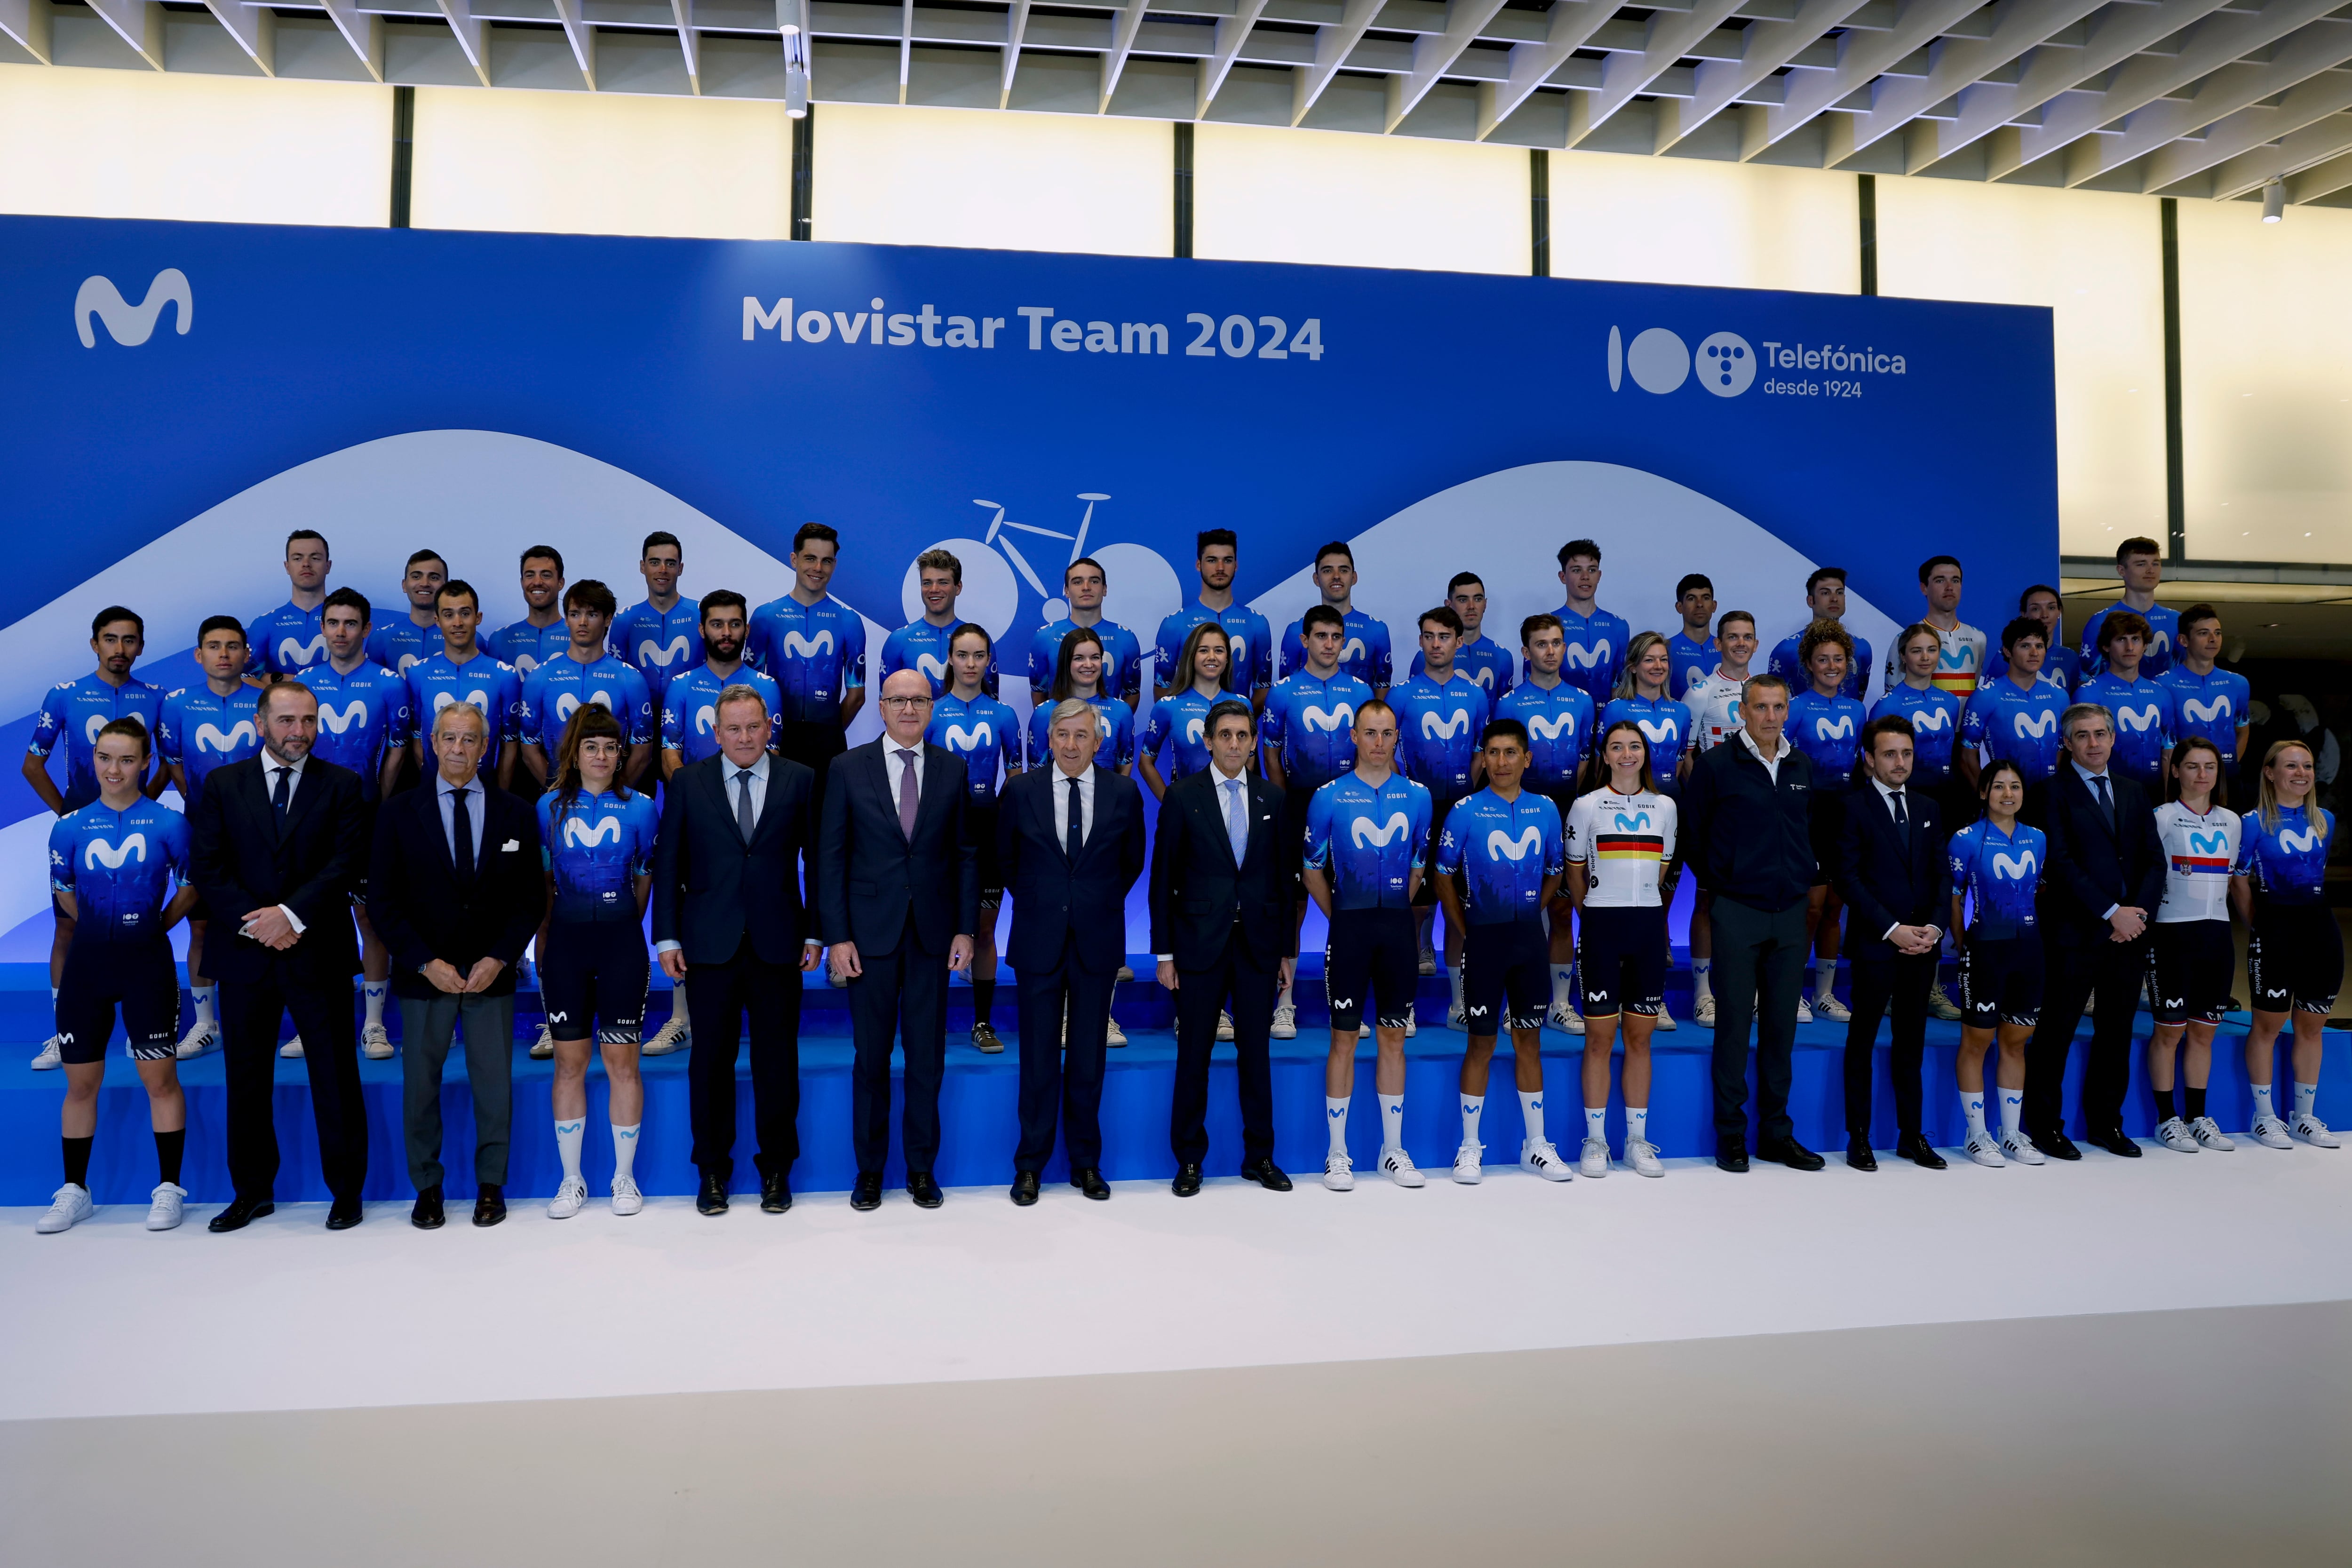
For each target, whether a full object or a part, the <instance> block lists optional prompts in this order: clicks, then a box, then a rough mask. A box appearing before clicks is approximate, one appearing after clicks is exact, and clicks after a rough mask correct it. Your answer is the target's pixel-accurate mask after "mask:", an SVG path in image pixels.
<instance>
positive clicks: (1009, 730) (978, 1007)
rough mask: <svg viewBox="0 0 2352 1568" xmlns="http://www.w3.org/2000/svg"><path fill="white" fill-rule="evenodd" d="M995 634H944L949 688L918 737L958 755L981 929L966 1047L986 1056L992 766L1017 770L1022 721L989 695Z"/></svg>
mask: <svg viewBox="0 0 2352 1568" xmlns="http://www.w3.org/2000/svg"><path fill="white" fill-rule="evenodd" d="M995 663H996V639H995V638H993V637H990V636H989V635H988V628H987V627H986V626H974V625H973V624H972V623H971V622H970V621H966V622H964V623H963V625H961V626H958V627H956V629H955V631H954V633H953V634H952V635H950V637H949V638H948V689H946V690H945V691H943V692H941V693H940V700H938V701H937V702H936V703H934V704H932V706H931V723H930V728H929V730H927V731H924V735H923V738H924V739H925V740H927V741H929V742H930V743H931V744H932V745H934V746H939V747H941V748H943V749H945V750H947V751H950V752H954V753H955V754H956V755H957V756H959V757H961V758H962V759H963V773H964V782H965V787H966V788H968V789H969V790H970V791H971V795H970V796H969V797H968V798H967V799H966V800H965V801H964V805H963V809H964V822H965V824H966V831H967V833H968V834H969V836H970V837H971V843H972V845H973V847H974V848H975V850H976V851H977V852H978V856H979V861H980V929H979V930H978V931H974V932H973V933H972V950H971V1044H972V1048H973V1049H974V1050H977V1051H982V1052H984V1053H986V1054H987V1055H989V1056H995V1055H997V1054H998V1053H999V1052H1001V1051H1003V1049H1004V1042H1003V1039H1001V1038H999V1037H998V1036H997V1033H996V1025H995V1023H994V1021H993V1020H992V1018H991V1017H990V1013H991V1011H992V1009H993V1008H994V1006H995V1005H996V911H997V910H998V908H999V907H1000V906H1002V905H1003V902H1004V873H1003V871H1002V870H1000V869H999V868H998V867H997V864H996V792H997V788H998V784H997V776H996V775H997V764H998V763H999V762H1000V761H1002V762H1003V773H1004V777H1005V778H1006V779H1007V780H1010V779H1011V778H1012V777H1013V774H1014V773H1019V772H1020V771H1021V721H1020V720H1019V719H1018V718H1016V717H1015V716H1014V715H1013V710H1012V709H1010V708H1007V707H1006V706H1005V705H1004V704H1003V703H1002V702H999V701H998V700H996V699H994V698H993V697H991V696H989V695H988V689H987V683H988V678H989V675H990V673H991V671H992V669H993V668H994V666H995Z"/></svg>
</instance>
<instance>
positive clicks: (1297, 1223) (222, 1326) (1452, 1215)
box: [0, 1145, 2352, 1420]
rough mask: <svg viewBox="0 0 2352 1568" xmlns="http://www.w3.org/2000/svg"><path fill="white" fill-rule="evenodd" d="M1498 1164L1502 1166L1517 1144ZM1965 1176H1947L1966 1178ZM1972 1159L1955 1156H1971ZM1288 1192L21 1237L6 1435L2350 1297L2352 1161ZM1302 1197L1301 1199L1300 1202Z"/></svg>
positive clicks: (1305, 1179)
mask: <svg viewBox="0 0 2352 1568" xmlns="http://www.w3.org/2000/svg"><path fill="white" fill-rule="evenodd" d="M1496 1152H1500V1151H1496ZM1948 1154H1952V1152H1949V1151H1948ZM1953 1157H1954V1158H1956V1159H1957V1155H1956V1154H1953ZM1881 1160H1882V1162H1883V1164H1882V1169H1881V1170H1880V1172H1879V1173H1877V1174H1875V1175H1869V1176H1865V1175H1863V1174H1860V1173H1854V1172H1851V1171H1848V1170H1846V1169H1845V1168H1844V1167H1843V1164H1842V1163H1838V1162H1837V1161H1836V1160H1835V1159H1834V1158H1832V1163H1831V1166H1830V1168H1829V1169H1828V1170H1827V1171H1825V1172H1822V1173H1820V1174H1817V1175H1804V1174H1799V1173H1794V1172H1790V1171H1785V1170H1781V1169H1780V1168H1778V1167H1774V1166H1759V1167H1758V1169H1757V1170H1756V1171H1755V1172H1754V1173H1752V1174H1750V1175H1748V1176H1746V1177H1732V1176H1727V1175H1724V1174H1722V1173H1718V1172H1717V1171H1716V1170H1715V1169H1714V1168H1713V1167H1712V1166H1711V1165H1708V1164H1705V1163H1675V1165H1673V1166H1672V1167H1670V1171H1669V1174H1668V1175H1667V1176H1666V1177H1665V1178H1664V1180H1662V1181H1643V1179H1641V1178H1640V1177H1637V1176H1634V1175H1633V1174H1631V1173H1627V1172H1624V1171H1622V1170H1621V1171H1618V1172H1615V1173H1612V1174H1611V1175H1610V1176H1609V1177H1608V1178H1607V1179H1606V1180H1605V1181H1598V1182H1594V1181H1586V1180H1582V1179H1579V1180H1577V1181H1575V1182H1572V1183H1570V1184H1565V1185H1553V1184H1547V1183H1544V1182H1541V1181H1538V1179H1536V1178H1535V1177H1533V1176H1528V1175H1526V1174H1523V1173H1520V1172H1519V1171H1518V1170H1517V1168H1516V1167H1509V1168H1505V1169H1501V1170H1494V1171H1490V1173H1489V1174H1488V1176H1487V1178H1486V1183H1485V1184H1483V1185H1481V1186H1478V1187H1462V1186H1457V1185H1455V1184H1453V1183H1452V1182H1450V1181H1448V1180H1447V1179H1446V1178H1445V1176H1444V1173H1431V1182H1430V1185H1429V1187H1428V1188H1427V1189H1425V1190H1423V1191H1420V1192H1407V1191H1402V1190H1400V1189H1397V1188H1395V1187H1392V1186H1391V1185H1390V1184H1388V1183H1387V1182H1386V1181H1384V1180H1381V1179H1380V1178H1378V1177H1377V1176H1373V1177H1370V1178H1361V1177H1360V1185H1359V1187H1358V1189H1357V1191H1355V1192H1354V1193H1352V1194H1331V1193H1327V1192H1325V1191H1323V1190H1322V1188H1321V1187H1320V1186H1319V1185H1318V1184H1316V1181H1315V1178H1314V1176H1313V1175H1311V1174H1301V1175H1300V1176H1299V1181H1300V1184H1299V1188H1298V1190H1297V1192H1295V1193H1292V1194H1268V1193H1265V1192H1261V1191H1259V1190H1258V1189H1257V1188H1255V1187H1254V1186H1247V1185H1244V1184H1240V1183H1238V1182H1234V1181H1225V1182H1217V1183H1213V1184H1211V1185H1210V1186H1209V1188H1208V1189H1207V1190H1206V1191H1205V1192H1204V1193H1202V1195H1200V1196H1198V1197H1196V1198H1192V1199H1191V1200H1179V1199H1176V1198H1174V1197H1173V1196H1171V1194H1169V1193H1168V1191H1167V1189H1166V1187H1165V1186H1164V1185H1162V1184H1158V1183H1150V1184H1144V1183H1135V1184H1122V1185H1121V1186H1120V1187H1119V1188H1118V1193H1117V1195H1116V1196H1115V1197H1114V1198H1113V1199H1112V1201H1111V1202H1109V1203H1108V1204H1092V1203H1088V1202H1087V1201H1085V1200H1084V1199H1083V1198H1082V1197H1080V1196H1079V1195H1078V1194H1076V1192H1075V1191H1074V1190H1072V1189H1070V1188H1068V1187H1066V1186H1049V1187H1048V1188H1047V1189H1046V1192H1045V1200H1044V1201H1043V1202H1042V1203H1041V1204H1040V1205H1038V1206H1037V1207H1035V1208H1034V1209H1029V1210H1021V1209H1016V1208H1014V1207H1013V1205H1011V1204H1010V1203H1008V1202H1007V1201H1006V1199H1005V1195H1004V1189H1003V1188H1002V1187H991V1188H985V1189H971V1190H963V1191H956V1192H952V1193H950V1194H949V1198H948V1203H947V1205H946V1207H945V1208H944V1209H942V1210H940V1211H939V1212H936V1213H925V1212H922V1211H919V1210H918V1209H916V1208H915V1207H914V1206H913V1205H911V1204H909V1203H908V1201H907V1199H906V1196H905V1194H903V1193H899V1192H895V1191H894V1192H892V1193H891V1194H889V1195H888V1197H887V1200H886V1202H885V1204H884V1205H883V1207H882V1209H881V1210H880V1211H879V1212H877V1213H875V1214H866V1215H861V1214H856V1213H853V1212H852V1211H851V1210H850V1208H849V1206H848V1205H847V1203H846V1201H845V1198H844V1196H843V1195H842V1194H824V1195H823V1196H821V1197H818V1198H816V1199H814V1200H813V1201H812V1200H803V1201H802V1202H800V1203H798V1204H796V1205H795V1206H794V1208H793V1211H792V1212H791V1213H790V1214H789V1215H782V1216H776V1215H762V1214H761V1213H760V1212H759V1211H758V1208H757V1206H756V1205H754V1204H748V1203H745V1202H744V1201H743V1200H742V1199H741V1198H740V1197H739V1198H738V1200H737V1204H736V1207H735V1208H734V1210H733V1212H731V1213H730V1214H729V1215H727V1216H725V1217H724V1218H722V1219H717V1220H712V1219H706V1218H704V1217H702V1216H700V1215H697V1214H696V1213H695V1212H694V1210H693V1206H692V1204H691V1202H690V1201H689V1200H686V1199H682V1198H673V1199H667V1200H657V1201H656V1202H654V1203H653V1204H651V1205H649V1206H648V1207H647V1209H646V1212H645V1213H644V1214H642V1215H637V1216H635V1217H633V1218H629V1219H616V1218H614V1216H613V1215H611V1214H609V1213H608V1212H606V1211H605V1210H604V1208H602V1207H601V1206H592V1207H591V1208H589V1209H588V1210H587V1211H586V1212H585V1213H583V1215H580V1216H579V1217H578V1218H575V1219H572V1220H569V1221H565V1222H562V1223H560V1224H559V1223H555V1222H551V1221H550V1220H548V1219H546V1218H545V1217H544V1215H543V1214H542V1212H541V1209H540V1208H539V1206H538V1205H521V1206H518V1208H517V1209H516V1210H515V1211H514V1212H513V1213H512V1214H511V1215H510V1216H509V1219H508V1220H507V1222H506V1224H505V1225H503V1226H499V1227H498V1228H496V1229H494V1230H490V1231H476V1230H474V1229H472V1228H471V1227H470V1226H467V1224H466V1223H465V1213H464V1211H462V1210H459V1209H457V1208H455V1207H453V1209H452V1211H451V1224H450V1226H449V1227H448V1228H447V1229H446V1230H443V1231H440V1232H437V1233H424V1232H419V1231H416V1230H415V1229H413V1228H411V1227H410V1226H409V1225H408V1224H407V1220H406V1209H405V1206H404V1205H394V1204H380V1205H373V1206H372V1207H371V1208H370V1210H369V1212H368V1219H367V1223H366V1224H364V1225H362V1226H360V1227H359V1228H358V1229H357V1230H355V1231H352V1232H348V1233H345V1234H341V1235H330V1234H328V1233H327V1232H326V1231H325V1230H324V1229H323V1228H322V1227H321V1221H322V1219H323V1217H324V1211H323V1209H322V1208H320V1207H295V1206H290V1205H288V1206H281V1207H280V1208H279V1209H278V1213H277V1214H276V1215H274V1216H272V1217H271V1218H268V1219H266V1220H263V1221H261V1222H259V1223H257V1225H255V1226H253V1227H252V1228H250V1229H248V1230H247V1231H245V1232H243V1233H241V1234H239V1235H236V1236H227V1237H216V1236H211V1235H208V1234H206V1233H205V1229H204V1223H203V1222H204V1220H205V1217H207V1216H208V1215H210V1214H211V1213H212V1212H214V1211H212V1210H211V1209H203V1210H197V1211H194V1212H193V1213H192V1214H191V1216H190V1219H189V1221H188V1223H187V1224H186V1225H185V1226H184V1227H183V1228H182V1229H180V1230H179V1231H177V1232H173V1233H169V1234H164V1235H151V1234H149V1233H148V1232H147V1231H145V1230H144V1229H143V1228H142V1221H143V1219H144V1210H143V1209H141V1208H131V1207H127V1206H126V1207H116V1208H111V1209H108V1210H103V1211H101V1212H100V1215H98V1217H97V1218H96V1219H94V1220H92V1221H89V1222H87V1223H85V1224H84V1225H82V1226H79V1227H77V1228H76V1229H75V1230H73V1231H71V1232H68V1234H66V1235H63V1236H55V1237H45V1236H36V1235H35V1234H34V1233H33V1230H32V1219H33V1211H31V1210H0V1321H5V1323H6V1324H7V1325H8V1332H7V1334H6V1336H5V1348H0V1420H20V1419H34V1418H43V1417H58V1416H90V1415H164V1414H195V1413H215V1412H237V1411H266V1410H332V1409H345V1408H352V1407H364V1406H383V1405H443V1404H452V1403H467V1402H478V1401H509V1400H547V1399H582V1398H591V1397H596V1396H604V1395H622V1394H689V1393H708V1392H716V1391H730V1390H764V1389H814V1388H827V1387H848V1386H858V1385H874V1384H919V1383H940V1382H960V1381H968V1380H977V1379H1014V1378H1033V1377H1050V1376H1063V1375H1071V1374H1084V1373H1137V1372H1170V1371H1187V1370H1198V1369H1210V1368H1221V1367H1254V1366H1270V1365H1296V1364H1300V1363H1327V1362H1348V1361H1363V1360H1380V1359H1386V1358H1398V1357H1423V1356H1432V1355H1448V1354H1457V1353H1462V1352H1498V1351H1528V1350H1548V1349H1561V1348H1570V1347H1577V1346H1587V1345H1608V1344H1628V1343H1635V1342H1657V1341H1672V1340H1687V1339H1709V1338H1721V1337H1727V1336H1738V1335H1755V1334H1777V1333H1790V1332H1800V1331H1817V1330H1829V1329H1851V1328H1873V1327H1884V1326H1892V1325H1905V1324H1926V1323H1950V1322H1968V1321H1984V1320H1995V1319H2013V1318H2032V1317H2049V1316H2063V1315H2071V1314H2079V1313H2097V1312H2118V1311H2123V1312H2134V1311H2150V1310H2164V1309H2179V1308H2198V1307H2221V1306H2246V1305H2265V1304H2277V1303H2291V1302H2310V1301H2332V1300H2347V1299H2352V1150H2346V1151H2342V1152H2329V1151H2318V1150H2311V1149H2305V1148H2301V1147H2298V1148H2297V1149H2295V1150H2294V1152H2273V1151H2269V1150H2263V1149H2260V1148H2256V1147H2252V1146H2248V1145H2242V1146H2241V1149H2240V1150H2239V1152H2235V1153H2230V1154H2217V1153H2200V1154H2196V1155H2179V1154H2173V1153H2169V1152H2165V1151H2163V1150H2161V1149H2151V1150H2150V1151H2149V1152H2148V1153H2147V1155H2146V1156H2145V1157H2144V1158H2142V1159H2140V1160H2137V1161H2131V1162H2126V1161H2122V1160H2117V1159H2116V1158H2115V1157H2113V1156H2111V1155H2107V1154H2105V1153H2101V1152H2095V1151H2092V1152H2086V1153H2085V1157H2084V1161H2083V1163H2081V1164H2079V1165H2059V1164H2056V1163H2053V1164H2051V1165H2049V1166H2046V1167H2043V1168H2041V1169H2038V1170H2032V1169H2023V1168H2011V1169H2007V1170H2001V1171H1979V1170H1977V1169H1974V1168H1972V1167H1969V1166H1968V1165H1966V1164H1965V1163H1956V1164H1955V1166H1954V1168H1953V1169H1951V1170H1950V1171H1948V1172H1944V1173H1930V1172H1923V1171H1919V1170H1916V1169H1915V1168H1913V1167H1912V1166H1910V1165H1909V1164H1907V1163H1904V1162H1901V1161H1894V1160H1890V1159H1888V1157H1887V1156H1885V1154H1883V1153H1882V1155H1881ZM1295 1174H1297V1173H1295Z"/></svg>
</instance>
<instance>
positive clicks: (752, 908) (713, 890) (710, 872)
mask: <svg viewBox="0 0 2352 1568" xmlns="http://www.w3.org/2000/svg"><path fill="white" fill-rule="evenodd" d="M728 766H729V763H728V761H727V754H726V753H725V752H713V753H712V754H711V755H709V756H707V757H705V758H703V759H702V760H701V761H700V762H698V763H688V764H687V765H686V766H684V767H682V768H680V769H678V770H677V773H673V774H671V775H670V781H669V784H667V786H666V787H665V788H664V790H663V792H662V819H661V837H660V838H658V839H657V840H656V842H655V845H654V896H653V932H654V941H656V942H677V944H678V945H679V946H680V947H681V948H682V949H684V950H685V952H686V961H687V963H690V964H691V963H726V962H727V961H728V960H729V959H730V958H732V957H734V956H735V952H736V950H737V949H738V948H740V947H741V946H742V945H743V942H744V940H745V939H746V938H747V937H748V938H749V939H750V940H751V950H752V952H756V953H758V954H759V955H760V957H761V958H763V959H765V960H766V961H767V962H769V963H790V964H798V963H800V961H801V946H802V943H803V942H804V941H805V940H806V939H807V938H809V937H811V936H814V934H815V929H814V923H813V922H812V921H810V919H809V917H808V910H806V908H805V907H804V906H803V904H802V902H801V869H802V863H803V862H804V861H805V860H806V859H807V858H809V855H810V853H811V841H810V829H811V826H812V825H811V823H810V821H809V797H810V795H812V794H813V793H814V790H815V788H816V774H815V773H814V772H812V771H811V770H810V769H808V768H807V767H805V766H803V764H801V763H795V762H792V761H789V760H788V759H786V758H783V757H780V756H777V755H776V754H775V753H773V752H770V753H769V755H768V794H767V798H766V800H765V801H764V802H763V803H762V804H761V808H760V820H759V823H758V825H757V826H754V827H753V828H752V830H751V843H749V844H746V843H744V842H743V835H742V834H741V833H740V831H738V830H737V828H736V826H735V806H734V803H733V802H732V801H731V800H730V799H729V798H728V795H727V774H726V769H727V768H728Z"/></svg>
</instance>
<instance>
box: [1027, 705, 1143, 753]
mask: <svg viewBox="0 0 2352 1568" xmlns="http://www.w3.org/2000/svg"><path fill="white" fill-rule="evenodd" d="M1087 700H1088V701H1089V702H1091V703H1092V704H1093V706H1094V710H1095V734H1096V735H1097V738H1098V739H1099V740H1100V742H1101V743H1100V744H1099V745H1097V747H1096V748H1095V763H1096V765H1097V766H1098V767H1106V768H1123V767H1126V766H1128V765H1129V763H1133V762H1134V761H1135V710H1134V709H1132V708H1129V706H1128V705H1127V704H1126V703H1124V702H1121V701H1120V700H1118V698H1116V697H1093V698H1089V699H1087ZM1057 706H1059V704H1057V703H1055V702H1054V701H1052V700H1044V701H1040V702H1039V703H1038V704H1037V706H1036V707H1034V708H1033V709H1031V710H1029V765H1030V766H1031V767H1033V768H1042V767H1044V766H1045V764H1046V763H1048V762H1050V761H1052V760H1053V756H1054V746H1053V741H1052V736H1053V733H1054V710H1055V708H1056V707H1057Z"/></svg>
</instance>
